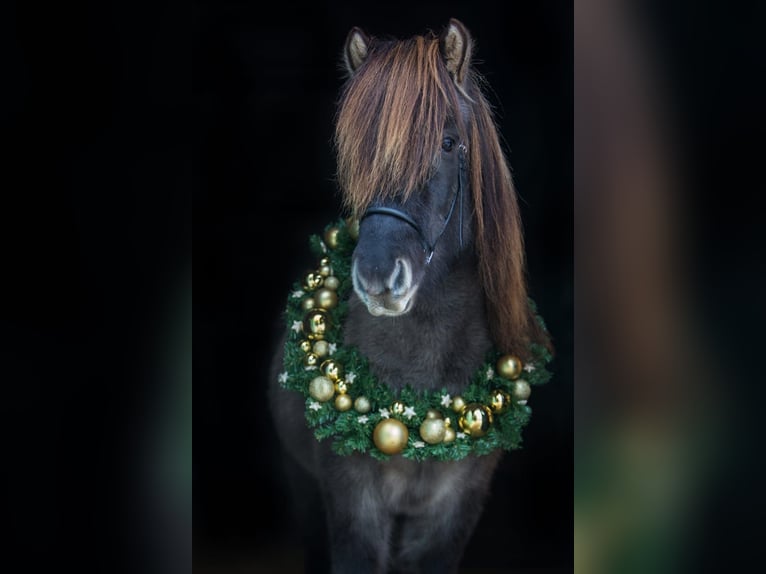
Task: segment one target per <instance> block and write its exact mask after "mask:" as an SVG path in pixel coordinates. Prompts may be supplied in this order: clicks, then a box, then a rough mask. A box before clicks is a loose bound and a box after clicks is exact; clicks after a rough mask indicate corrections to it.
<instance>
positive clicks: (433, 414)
mask: <svg viewBox="0 0 766 574" xmlns="http://www.w3.org/2000/svg"><path fill="white" fill-rule="evenodd" d="M426 418H427V419H440V418H442V414H441V413H440V412H439V411H437V410H436V409H428V410H427V411H426Z"/></svg>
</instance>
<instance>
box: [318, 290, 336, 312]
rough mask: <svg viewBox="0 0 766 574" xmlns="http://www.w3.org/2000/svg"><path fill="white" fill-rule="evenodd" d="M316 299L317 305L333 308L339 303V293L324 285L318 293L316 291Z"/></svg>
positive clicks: (323, 307)
mask: <svg viewBox="0 0 766 574" xmlns="http://www.w3.org/2000/svg"><path fill="white" fill-rule="evenodd" d="M314 300H315V301H316V305H317V307H321V308H322V309H332V308H333V307H335V306H336V305H337V304H338V294H337V293H336V292H335V291H333V290H332V289H327V288H326V287H322V288H321V289H319V290H318V291H317V292H316V293H314Z"/></svg>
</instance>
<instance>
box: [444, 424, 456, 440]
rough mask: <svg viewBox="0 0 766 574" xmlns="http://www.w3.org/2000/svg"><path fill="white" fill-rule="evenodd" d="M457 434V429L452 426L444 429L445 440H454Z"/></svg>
mask: <svg viewBox="0 0 766 574" xmlns="http://www.w3.org/2000/svg"><path fill="white" fill-rule="evenodd" d="M456 436H457V434H456V433H455V429H453V428H450V427H447V428H445V429H444V442H452V441H453V440H455V437H456Z"/></svg>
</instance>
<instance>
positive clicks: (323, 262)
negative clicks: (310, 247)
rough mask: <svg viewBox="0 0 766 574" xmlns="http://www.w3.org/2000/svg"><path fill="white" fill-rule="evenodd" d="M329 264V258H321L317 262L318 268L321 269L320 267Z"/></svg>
mask: <svg viewBox="0 0 766 574" xmlns="http://www.w3.org/2000/svg"><path fill="white" fill-rule="evenodd" d="M329 264H330V258H329V257H322V258H321V259H320V260H319V266H320V267H321V266H322V265H329Z"/></svg>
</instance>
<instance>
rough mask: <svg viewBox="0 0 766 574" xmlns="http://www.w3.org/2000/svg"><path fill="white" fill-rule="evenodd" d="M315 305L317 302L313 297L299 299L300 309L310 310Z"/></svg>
mask: <svg viewBox="0 0 766 574" xmlns="http://www.w3.org/2000/svg"><path fill="white" fill-rule="evenodd" d="M316 306H317V304H316V301H315V300H314V298H313V297H306V298H305V299H304V300H303V301H301V309H303V310H304V311H311V310H312V309H313V308H314V307H316Z"/></svg>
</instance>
